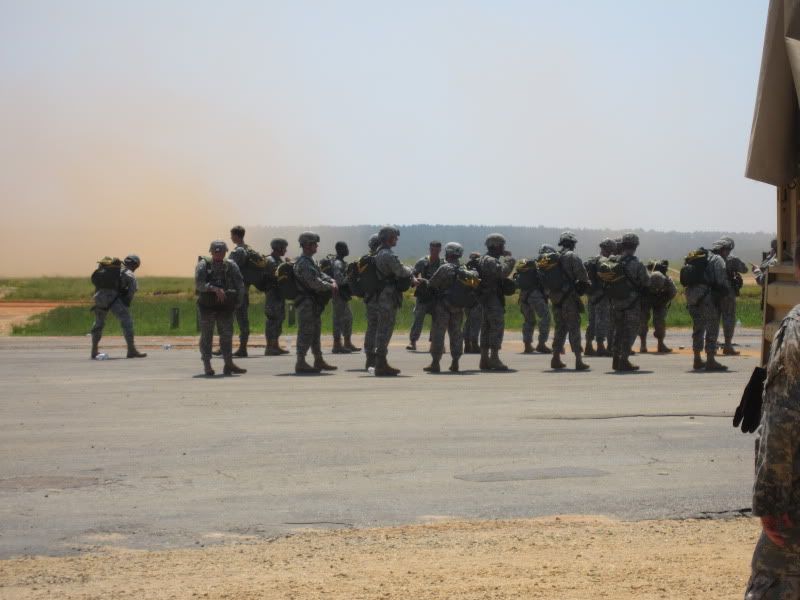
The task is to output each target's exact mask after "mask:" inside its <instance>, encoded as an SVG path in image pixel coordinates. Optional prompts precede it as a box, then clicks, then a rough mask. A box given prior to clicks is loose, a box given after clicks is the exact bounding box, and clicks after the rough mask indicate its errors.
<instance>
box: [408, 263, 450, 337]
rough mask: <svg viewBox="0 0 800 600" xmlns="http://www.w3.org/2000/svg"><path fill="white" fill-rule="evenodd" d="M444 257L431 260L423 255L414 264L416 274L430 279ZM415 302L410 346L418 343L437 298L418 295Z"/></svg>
mask: <svg viewBox="0 0 800 600" xmlns="http://www.w3.org/2000/svg"><path fill="white" fill-rule="evenodd" d="M441 264H442V259H441V258H437V259H436V260H431V257H430V256H423V257H422V258H420V259H419V260H418V261H417V263H416V264H415V265H414V270H413V273H414V276H415V277H422V278H423V279H426V280H430V278H431V277H432V276H433V274H434V273H435V272H436V270H437V269H438V268H439V267H440V266H441ZM415 300H416V302H415V304H414V322H413V323H412V324H411V331H410V332H409V336H408V339H409V342H411V344H410V345H409V347H411V346H414V345H416V343H417V340H418V339H419V336H420V334H421V333H422V325H423V323H424V322H425V315H433V310H434V308H435V307H436V300H435V299H433V300H428V301H427V302H426V301H424V300H423V299H422V298H419V297H417V298H416V299H415Z"/></svg>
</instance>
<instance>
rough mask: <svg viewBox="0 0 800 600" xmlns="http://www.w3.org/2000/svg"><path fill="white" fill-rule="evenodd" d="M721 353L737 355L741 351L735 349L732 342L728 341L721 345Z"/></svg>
mask: <svg viewBox="0 0 800 600" xmlns="http://www.w3.org/2000/svg"><path fill="white" fill-rule="evenodd" d="M722 354H723V355H724V356H739V355H740V354H741V352H739V351H738V350H735V349H734V347H733V344H731V343H730V342H725V345H724V346H723V347H722Z"/></svg>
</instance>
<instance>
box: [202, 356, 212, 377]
mask: <svg viewBox="0 0 800 600" xmlns="http://www.w3.org/2000/svg"><path fill="white" fill-rule="evenodd" d="M203 373H204V374H205V376H206V377H213V376H214V369H212V368H211V361H210V360H208V359H204V360H203Z"/></svg>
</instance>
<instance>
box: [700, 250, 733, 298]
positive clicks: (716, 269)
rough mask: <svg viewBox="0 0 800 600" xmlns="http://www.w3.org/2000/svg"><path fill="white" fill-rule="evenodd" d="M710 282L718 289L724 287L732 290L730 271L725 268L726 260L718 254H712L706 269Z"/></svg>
mask: <svg viewBox="0 0 800 600" xmlns="http://www.w3.org/2000/svg"><path fill="white" fill-rule="evenodd" d="M706 275H707V276H708V282H709V283H710V284H711V286H712V287H715V288H717V289H720V288H724V289H726V290H730V287H731V286H730V283H729V281H728V273H727V271H726V270H725V260H724V259H723V258H722V257H721V256H719V255H718V254H712V255H711V258H710V259H709V261H708V267H707V269H706Z"/></svg>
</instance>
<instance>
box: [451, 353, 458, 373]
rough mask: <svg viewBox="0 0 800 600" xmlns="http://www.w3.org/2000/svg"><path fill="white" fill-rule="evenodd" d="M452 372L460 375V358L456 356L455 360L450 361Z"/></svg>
mask: <svg viewBox="0 0 800 600" xmlns="http://www.w3.org/2000/svg"><path fill="white" fill-rule="evenodd" d="M450 372H451V373H458V357H457V356H454V357H453V359H452V360H451V361H450Z"/></svg>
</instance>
